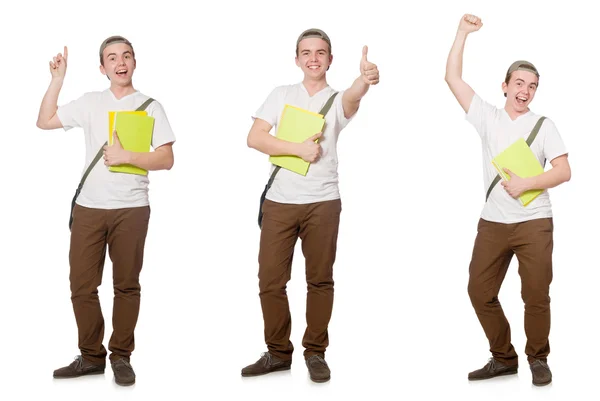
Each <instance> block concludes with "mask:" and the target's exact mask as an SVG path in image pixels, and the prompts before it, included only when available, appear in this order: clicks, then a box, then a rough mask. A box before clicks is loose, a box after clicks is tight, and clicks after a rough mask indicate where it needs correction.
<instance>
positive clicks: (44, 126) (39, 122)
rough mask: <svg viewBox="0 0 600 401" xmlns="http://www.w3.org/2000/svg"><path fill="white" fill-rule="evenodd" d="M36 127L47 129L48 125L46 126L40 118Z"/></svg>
mask: <svg viewBox="0 0 600 401" xmlns="http://www.w3.org/2000/svg"><path fill="white" fill-rule="evenodd" d="M35 126H36V127H38V128H39V129H46V124H44V123H43V122H42V120H40V119H39V118H38V120H37V122H36V123H35Z"/></svg>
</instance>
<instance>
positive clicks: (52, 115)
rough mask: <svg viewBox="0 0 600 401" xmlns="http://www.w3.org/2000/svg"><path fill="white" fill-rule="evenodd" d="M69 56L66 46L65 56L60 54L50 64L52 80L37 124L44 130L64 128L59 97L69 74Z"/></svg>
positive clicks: (43, 100)
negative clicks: (59, 109)
mask: <svg viewBox="0 0 600 401" xmlns="http://www.w3.org/2000/svg"><path fill="white" fill-rule="evenodd" d="M68 56H69V54H68V50H67V46H65V49H64V55H63V54H61V53H58V54H57V55H56V57H54V58H53V59H52V61H50V63H49V64H50V74H51V75H52V80H51V81H50V86H49V87H48V90H46V94H45V95H44V98H43V99H42V105H41V106H40V112H39V114H38V119H37V124H36V125H37V126H38V128H41V129H44V130H50V129H56V128H62V123H61V122H60V119H59V118H58V115H57V114H56V111H57V110H58V95H59V94H60V90H61V88H62V85H63V82H64V79H65V74H66V72H67V58H68Z"/></svg>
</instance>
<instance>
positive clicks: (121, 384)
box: [115, 379, 135, 387]
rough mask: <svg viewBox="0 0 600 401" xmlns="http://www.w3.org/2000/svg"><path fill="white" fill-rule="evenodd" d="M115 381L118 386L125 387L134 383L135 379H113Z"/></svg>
mask: <svg viewBox="0 0 600 401" xmlns="http://www.w3.org/2000/svg"><path fill="white" fill-rule="evenodd" d="M115 383H117V384H118V385H119V386H124V387H127V386H133V385H134V384H135V380H134V381H132V382H120V381H118V380H117V379H115Z"/></svg>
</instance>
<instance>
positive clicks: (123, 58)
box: [100, 43, 135, 86]
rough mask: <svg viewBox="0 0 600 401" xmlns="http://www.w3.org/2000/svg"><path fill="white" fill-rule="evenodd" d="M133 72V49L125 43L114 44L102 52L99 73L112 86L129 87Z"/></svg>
mask: <svg viewBox="0 0 600 401" xmlns="http://www.w3.org/2000/svg"><path fill="white" fill-rule="evenodd" d="M134 70H135V55H134V53H133V48H132V47H131V46H129V45H128V44H126V43H115V44H112V45H108V46H106V48H105V49H104V51H103V52H102V65H101V66H100V72H102V74H104V75H106V76H107V77H108V79H110V82H111V83H112V84H116V85H119V86H128V85H131V80H132V78H133V71H134Z"/></svg>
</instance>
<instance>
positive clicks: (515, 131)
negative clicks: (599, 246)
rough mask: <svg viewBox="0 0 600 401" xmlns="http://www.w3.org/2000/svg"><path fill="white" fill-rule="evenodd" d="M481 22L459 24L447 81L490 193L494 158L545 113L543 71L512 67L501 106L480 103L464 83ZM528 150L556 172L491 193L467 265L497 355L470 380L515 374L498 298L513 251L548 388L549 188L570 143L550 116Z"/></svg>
mask: <svg viewBox="0 0 600 401" xmlns="http://www.w3.org/2000/svg"><path fill="white" fill-rule="evenodd" d="M482 25H483V24H482V23H481V20H480V19H479V18H478V17H475V16H473V15H465V16H463V18H462V19H461V21H460V24H459V27H458V32H457V34H456V39H455V41H454V45H453V46H452V49H451V51H450V54H449V56H448V64H447V67H446V82H447V83H448V86H449V87H450V90H451V91H452V93H453V94H454V96H455V97H456V99H457V100H458V102H459V103H460V105H461V106H462V108H463V109H464V110H465V112H466V113H467V116H466V118H467V120H468V121H469V122H470V123H471V124H473V125H474V126H475V128H476V130H477V132H478V133H479V136H480V137H481V140H482V150H483V166H484V177H485V178H484V182H485V189H486V191H488V188H490V187H491V186H492V185H493V184H495V182H494V178H495V177H496V174H497V173H496V170H495V169H494V167H493V166H492V163H491V161H492V159H493V158H494V157H496V156H497V155H498V154H499V153H500V152H502V151H503V150H504V149H506V148H507V147H508V146H509V145H511V144H512V143H513V142H515V141H516V140H517V139H520V138H523V139H527V138H528V137H529V135H530V133H531V132H532V131H533V130H534V126H536V123H538V120H539V119H540V117H541V116H539V115H536V114H534V113H533V112H532V111H531V110H530V109H529V105H530V103H531V102H532V101H533V98H534V96H535V93H536V90H537V88H538V84H539V74H538V71H537V69H536V68H535V67H534V66H533V64H531V63H529V62H527V61H517V62H515V63H513V64H512V65H511V66H510V67H509V69H508V71H507V74H506V77H505V81H504V83H502V90H503V92H504V96H505V97H506V103H505V105H504V108H503V109H497V108H496V107H494V106H493V105H491V104H489V103H486V102H485V101H483V100H482V99H481V98H480V97H479V96H478V95H476V94H475V92H474V91H473V89H471V87H470V86H469V85H467V84H466V83H465V82H464V81H463V80H462V59H463V49H464V45H465V41H466V39H467V36H468V34H469V33H471V32H475V31H478V30H479V29H480V28H481V26H482ZM531 150H532V151H533V153H534V154H535V155H536V157H537V159H538V160H539V161H540V163H541V164H542V165H544V163H545V160H548V161H549V162H550V164H551V165H552V169H550V170H549V171H547V172H544V173H543V174H541V175H539V176H536V177H531V178H521V177H519V176H517V175H516V174H514V173H513V172H511V171H509V170H505V171H506V173H507V174H508V175H509V176H510V180H508V181H502V183H501V184H502V185H495V186H493V188H491V190H490V192H489V198H488V199H487V201H486V203H485V206H484V208H483V212H482V214H481V219H480V221H479V225H478V229H477V238H476V240H475V245H474V249H473V256H472V260H471V264H470V267H469V286H468V292H469V296H470V298H471V302H472V304H473V307H474V309H475V312H476V313H477V317H478V318H479V321H480V323H481V325H482V326H483V330H484V331H485V334H486V336H487V338H488V340H489V343H490V351H491V353H492V358H490V360H489V362H488V363H487V364H486V365H485V366H484V367H483V368H482V369H479V370H476V371H474V372H471V373H469V380H481V379H489V378H492V377H496V376H500V375H507V374H514V373H517V368H518V360H517V354H516V352H515V350H514V347H513V346H512V344H511V339H510V326H509V324H508V321H507V320H506V317H505V316H504V313H503V311H502V307H501V306H500V302H499V301H498V293H499V291H500V286H501V284H502V281H503V280H504V276H505V275H506V271H507V269H508V266H509V264H510V261H511V259H512V256H513V255H514V254H516V255H517V259H518V261H519V275H520V276H521V283H522V292H521V294H522V297H523V301H524V302H525V332H526V334H527V345H526V347H525V353H526V354H527V359H528V362H529V365H530V368H531V372H532V376H533V384H535V385H545V384H548V383H550V382H551V381H552V373H551V372H550V368H549V366H548V364H547V357H548V354H549V352H550V345H549V342H548V335H549V332H550V297H549V289H550V282H551V281H552V246H553V240H552V231H553V223H552V208H551V204H550V199H549V196H548V191H546V190H547V189H548V188H553V187H556V186H557V185H560V184H562V183H563V182H566V181H568V180H569V179H570V177H571V169H570V167H569V161H568V159H567V156H568V155H567V150H566V148H565V145H564V144H563V141H562V139H561V137H560V135H559V133H558V130H557V129H556V126H555V125H554V123H553V122H552V121H551V120H549V119H545V120H543V121H541V127H540V129H539V133H538V134H537V137H535V139H534V140H533V142H532V143H531ZM496 182H497V181H496ZM532 189H540V190H544V191H543V192H542V193H541V194H540V195H539V196H538V197H537V198H536V199H535V200H533V201H532V202H531V203H530V204H529V205H527V206H526V207H524V206H522V204H521V203H520V201H519V200H518V197H519V195H521V194H522V193H523V192H525V191H528V190H532Z"/></svg>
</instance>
